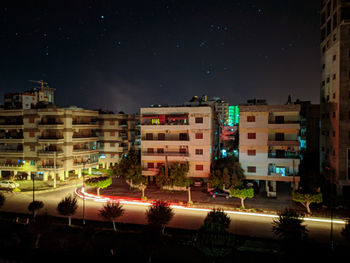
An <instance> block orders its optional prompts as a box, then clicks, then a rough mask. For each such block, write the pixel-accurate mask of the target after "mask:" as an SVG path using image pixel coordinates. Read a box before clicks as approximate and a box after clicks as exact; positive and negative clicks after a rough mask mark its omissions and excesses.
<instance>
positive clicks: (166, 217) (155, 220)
mask: <svg viewBox="0 0 350 263" xmlns="http://www.w3.org/2000/svg"><path fill="white" fill-rule="evenodd" d="M146 216H147V221H148V224H149V225H150V226H152V227H154V228H161V229H162V234H164V230H165V226H166V225H167V224H168V223H169V222H170V220H171V219H172V218H173V216H174V212H173V209H172V208H171V207H169V204H168V203H166V202H163V201H156V202H155V203H154V204H153V205H152V206H150V207H149V208H148V210H147V211H146Z"/></svg>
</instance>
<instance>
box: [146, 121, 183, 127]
mask: <svg viewBox="0 0 350 263" xmlns="http://www.w3.org/2000/svg"><path fill="white" fill-rule="evenodd" d="M188 124H189V123H188V121H187V122H181V121H179V122H164V123H152V122H146V121H145V122H142V125H155V126H156V125H188Z"/></svg>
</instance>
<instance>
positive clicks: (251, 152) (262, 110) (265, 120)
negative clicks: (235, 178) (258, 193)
mask: <svg viewBox="0 0 350 263" xmlns="http://www.w3.org/2000/svg"><path fill="white" fill-rule="evenodd" d="M239 110H240V119H239V161H240V163H241V165H242V168H243V169H244V170H245V175H246V178H247V180H256V181H265V182H266V192H267V195H268V196H271V197H273V196H276V183H277V182H291V183H294V184H295V185H296V184H297V183H298V182H299V181H300V178H299V176H297V174H298V170H299V164H300V154H299V146H300V142H299V130H300V124H299V112H300V105H249V106H239Z"/></svg>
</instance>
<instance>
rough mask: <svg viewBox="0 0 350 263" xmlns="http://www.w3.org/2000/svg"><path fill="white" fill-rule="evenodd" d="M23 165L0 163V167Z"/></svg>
mask: <svg viewBox="0 0 350 263" xmlns="http://www.w3.org/2000/svg"><path fill="white" fill-rule="evenodd" d="M23 165H24V164H13V163H0V167H9V168H11V167H13V168H16V167H23Z"/></svg>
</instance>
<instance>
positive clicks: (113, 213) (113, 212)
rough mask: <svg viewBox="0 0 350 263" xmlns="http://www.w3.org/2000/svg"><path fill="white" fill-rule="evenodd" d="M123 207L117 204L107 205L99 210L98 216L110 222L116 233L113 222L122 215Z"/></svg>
mask: <svg viewBox="0 0 350 263" xmlns="http://www.w3.org/2000/svg"><path fill="white" fill-rule="evenodd" d="M124 211H125V210H124V209H123V206H122V205H120V204H119V202H118V203H107V204H105V205H104V206H103V208H102V209H101V210H99V215H100V216H101V217H102V218H104V219H105V220H109V221H112V223H113V229H114V231H117V229H116V227H115V221H116V220H117V218H118V217H121V216H122V215H123V214H124Z"/></svg>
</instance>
